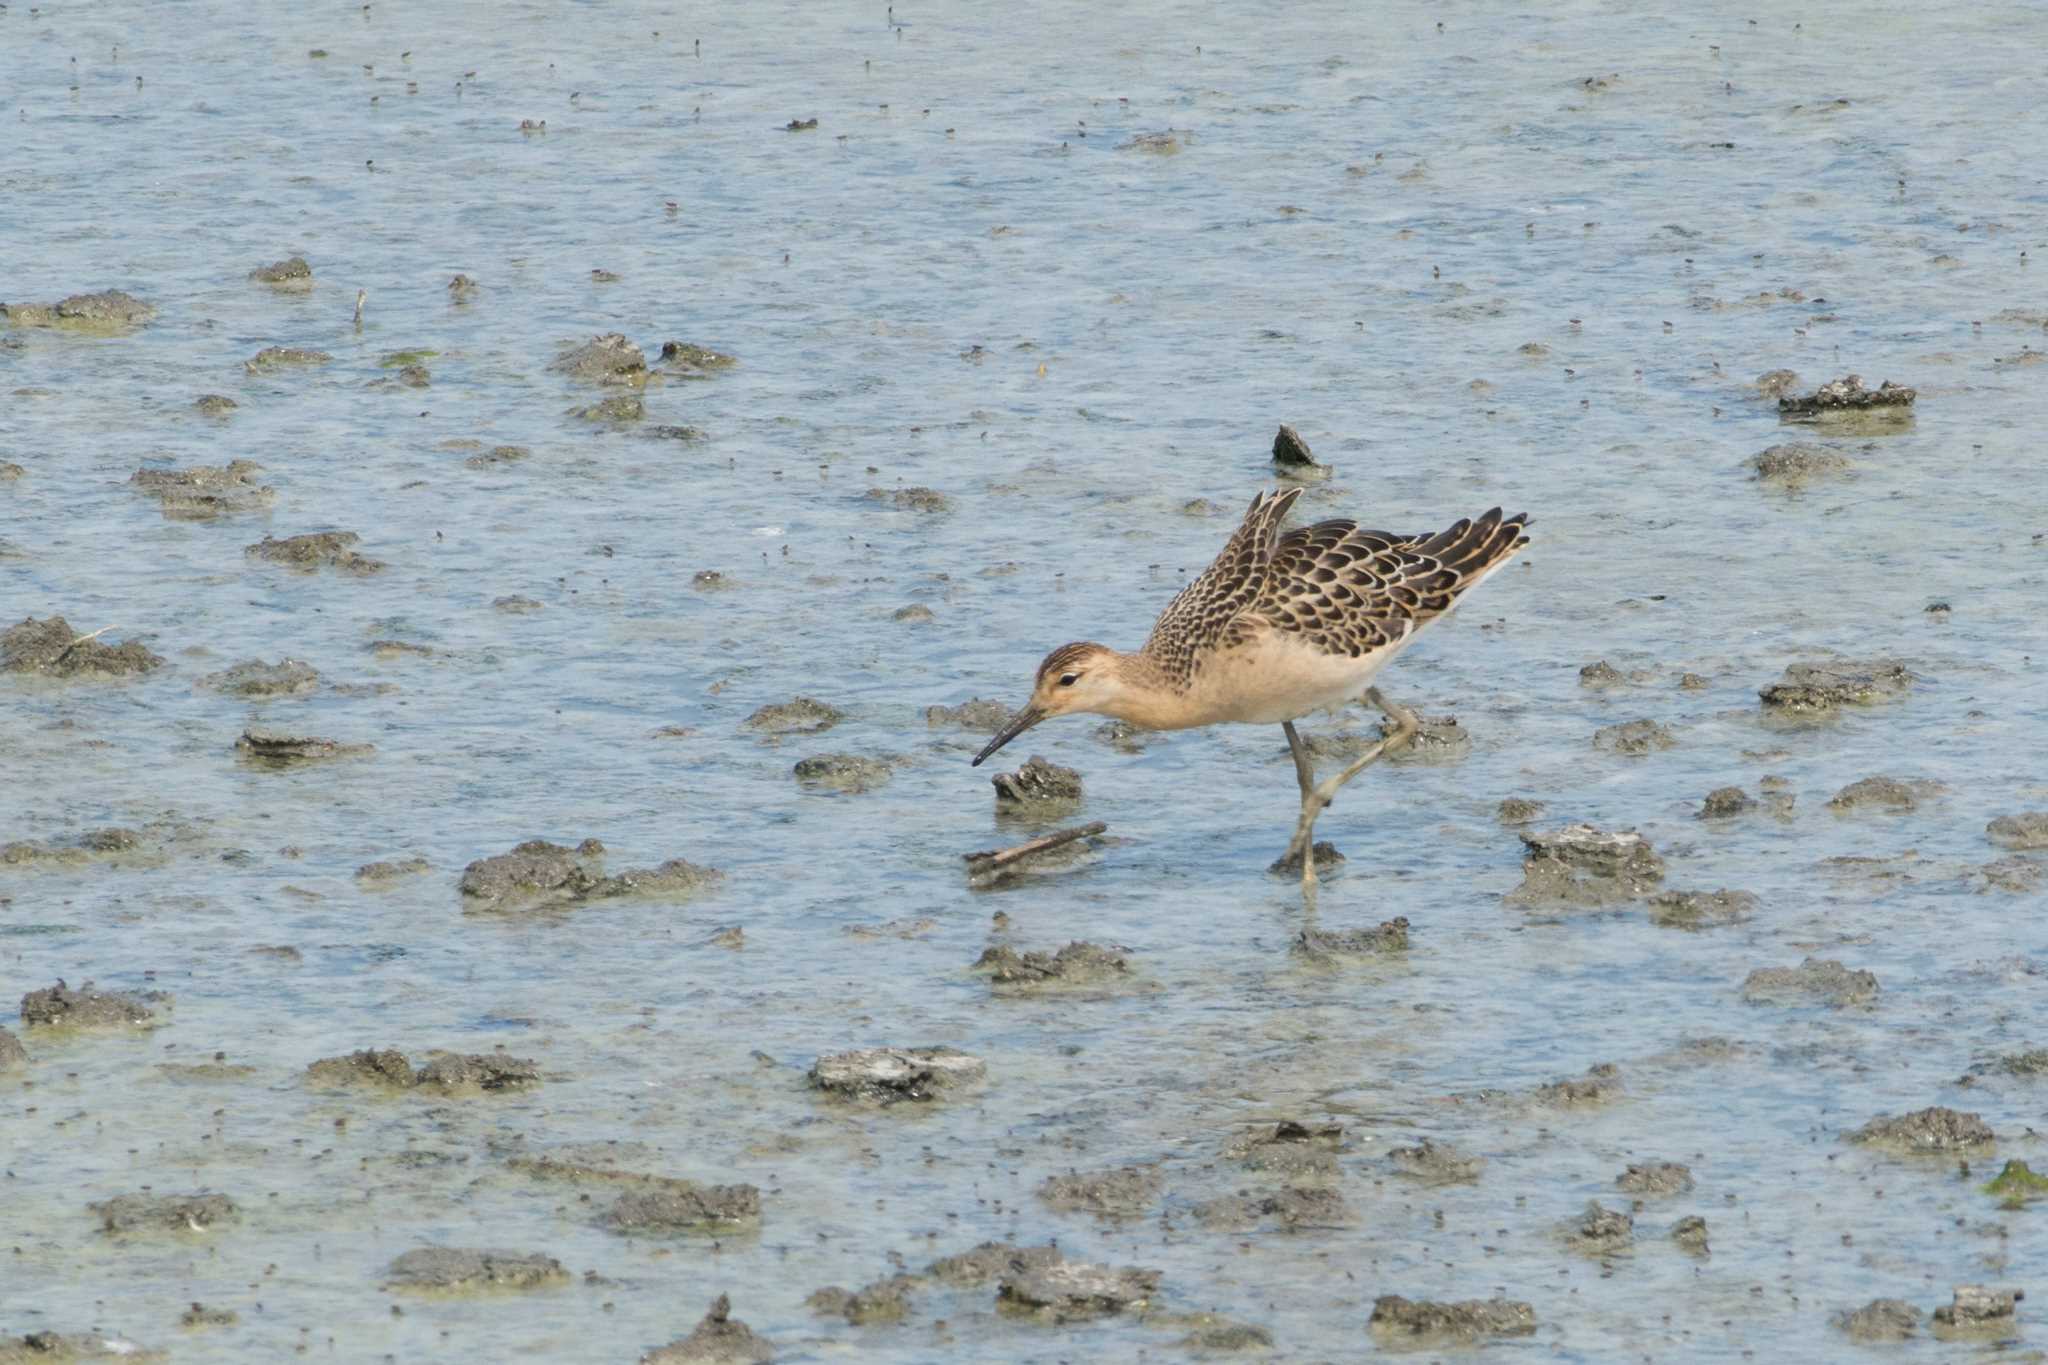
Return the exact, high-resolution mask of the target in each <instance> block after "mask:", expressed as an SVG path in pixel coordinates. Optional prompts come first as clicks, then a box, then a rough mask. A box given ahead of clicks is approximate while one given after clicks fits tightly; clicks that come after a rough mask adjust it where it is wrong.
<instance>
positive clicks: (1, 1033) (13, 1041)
mask: <svg viewBox="0 0 2048 1365" xmlns="http://www.w3.org/2000/svg"><path fill="white" fill-rule="evenodd" d="M27 1065H28V1049H27V1048H25V1047H23V1046H22V1045H21V1039H19V1038H17V1037H15V1036H14V1034H13V1033H12V1032H10V1031H9V1030H8V1029H7V1028H5V1027H0V1076H4V1075H6V1074H7V1073H8V1072H10V1071H19V1070H21V1069H22V1068H23V1067H25V1066H27Z"/></svg>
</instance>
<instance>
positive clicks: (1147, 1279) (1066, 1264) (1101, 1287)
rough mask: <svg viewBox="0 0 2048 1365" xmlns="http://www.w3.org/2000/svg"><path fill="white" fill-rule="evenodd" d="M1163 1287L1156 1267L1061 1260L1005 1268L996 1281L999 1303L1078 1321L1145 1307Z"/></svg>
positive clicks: (1033, 1314)
mask: <svg viewBox="0 0 2048 1365" xmlns="http://www.w3.org/2000/svg"><path fill="white" fill-rule="evenodd" d="M1158 1292H1159V1272H1158V1271H1156V1270H1145V1269H1141V1268H1140V1267H1138V1266H1107V1265H1091V1264H1089V1263H1087V1262H1085V1261H1067V1260H1060V1261H1055V1262H1053V1263H1052V1264H1050V1265H1040V1266H1031V1265H1021V1266H1020V1265H1013V1266H1012V1267H1010V1268H1009V1269H1007V1270H1005V1271H1004V1272H1003V1274H1002V1277H1001V1279H1000V1280H999V1281H998V1283H997V1286H996V1307H997V1308H998V1309H1000V1310H1001V1311H1003V1312H1008V1313H1020V1314H1026V1315H1029V1316H1031V1317H1035V1318H1038V1319H1040V1320H1042V1321H1046V1322H1056V1323H1057V1322H1074V1321H1077V1320H1085V1319H1088V1318H1101V1317H1109V1316H1111V1315H1113V1314H1116V1313H1123V1312H1128V1311H1130V1310H1132V1309H1143V1308H1144V1307H1146V1306H1147V1305H1148V1304H1150V1303H1151V1301H1152V1298H1153V1296H1154V1295H1155V1294H1157V1293H1158Z"/></svg>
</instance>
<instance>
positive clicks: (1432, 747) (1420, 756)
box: [1379, 716, 1472, 763]
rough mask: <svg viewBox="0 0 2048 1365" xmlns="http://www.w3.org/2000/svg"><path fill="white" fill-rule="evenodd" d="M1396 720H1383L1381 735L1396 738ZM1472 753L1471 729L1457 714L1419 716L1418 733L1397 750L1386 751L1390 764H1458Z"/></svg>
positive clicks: (1386, 738)
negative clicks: (1461, 721)
mask: <svg viewBox="0 0 2048 1365" xmlns="http://www.w3.org/2000/svg"><path fill="white" fill-rule="evenodd" d="M1396 728H1397V727H1396V726H1395V724H1394V722H1393V721H1391V720H1386V719H1382V720H1381V721H1380V723H1379V738H1380V739H1382V740H1389V739H1392V738H1393V737H1394V734H1395V731H1396ZM1471 752H1472V732H1471V731H1470V730H1467V729H1466V728H1465V727H1464V726H1462V725H1460V724H1458V718H1457V717H1456V716H1417V717H1416V726H1415V733H1414V734H1412V735H1410V736H1409V737H1408V742H1407V743H1406V744H1403V745H1402V746H1401V747H1400V748H1398V749H1390V750H1388V751H1387V761H1388V762H1389V763H1456V762H1457V761H1458V760H1459V759H1461V758H1463V757H1465V756H1466V755H1467V754H1469V753H1471Z"/></svg>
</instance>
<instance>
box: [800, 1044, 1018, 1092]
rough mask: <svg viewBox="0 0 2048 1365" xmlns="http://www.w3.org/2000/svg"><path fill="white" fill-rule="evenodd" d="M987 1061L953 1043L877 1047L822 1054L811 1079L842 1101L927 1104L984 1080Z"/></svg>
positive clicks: (813, 1082) (820, 1088) (812, 1070)
mask: <svg viewBox="0 0 2048 1365" xmlns="http://www.w3.org/2000/svg"><path fill="white" fill-rule="evenodd" d="M987 1074H988V1064H987V1063H986V1062H984V1061H982V1060H981V1058H979V1057H973V1056H969V1055H968V1054H967V1053H965V1052H962V1051H960V1050H959V1049H958V1048H951V1047H912V1048H897V1047H876V1048H865V1049H861V1050H859V1051H855V1052H840V1053H834V1054H833V1055H831V1056H828V1057H820V1058H819V1059H818V1060H817V1062H816V1063H815V1064H814V1065H813V1066H812V1067H811V1071H810V1082H811V1084H812V1085H813V1086H814V1087H816V1088H817V1089H819V1090H823V1091H824V1092H826V1093H827V1094H829V1095H832V1096H835V1097H837V1098H840V1099H845V1100H853V1101H857V1102H860V1103H864V1104H875V1105H891V1104H898V1103H901V1102H903V1101H906V1100H912V1101H916V1102H918V1103H929V1102H930V1101H932V1100H936V1099H939V1098H941V1097H942V1096H943V1095H944V1094H946V1093H947V1092H949V1091H953V1090H957V1089H959V1088H960V1087H962V1086H965V1085H968V1084H970V1083H972V1082H974V1081H978V1080H980V1079H981V1078H982V1077H983V1076H985V1075H987Z"/></svg>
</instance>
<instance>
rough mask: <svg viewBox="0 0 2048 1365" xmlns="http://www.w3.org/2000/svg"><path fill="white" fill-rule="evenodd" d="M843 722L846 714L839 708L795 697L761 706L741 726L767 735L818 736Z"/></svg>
mask: <svg viewBox="0 0 2048 1365" xmlns="http://www.w3.org/2000/svg"><path fill="white" fill-rule="evenodd" d="M844 719H846V714H845V713H844V712H843V711H841V710H840V709H839V708H838V707H836V706H827V705H826V704H825V703H824V702H821V701H813V700H811V699H810V698H809V697H792V698H790V699H789V700H788V701H780V702H771V703H770V704H768V705H767V706H763V707H761V708H760V709H759V710H757V711H755V712H754V714H753V715H751V716H748V717H747V718H746V719H745V720H744V721H742V722H741V725H742V727H743V728H745V729H748V730H759V731H760V732H761V733H763V734H768V735H815V734H818V733H820V732H821V731H825V730H829V729H831V728H832V727H833V726H835V725H837V724H838V723H839V722H840V721H842V720H844Z"/></svg>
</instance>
